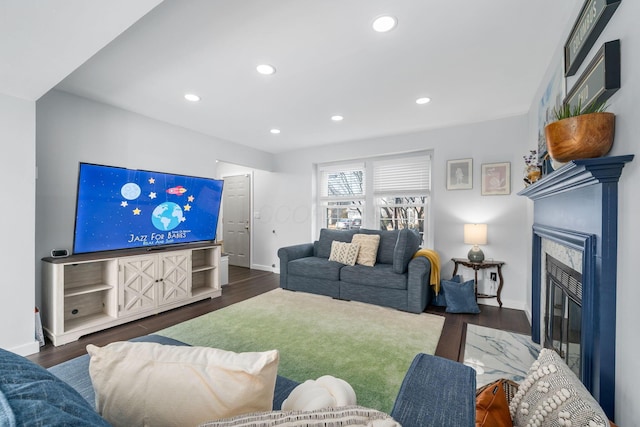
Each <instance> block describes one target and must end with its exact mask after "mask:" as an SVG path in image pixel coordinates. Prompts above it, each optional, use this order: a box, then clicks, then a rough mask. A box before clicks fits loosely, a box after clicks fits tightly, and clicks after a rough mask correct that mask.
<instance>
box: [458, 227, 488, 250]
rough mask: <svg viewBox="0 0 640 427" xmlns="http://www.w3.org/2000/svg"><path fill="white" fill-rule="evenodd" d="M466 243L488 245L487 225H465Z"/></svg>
mask: <svg viewBox="0 0 640 427" xmlns="http://www.w3.org/2000/svg"><path fill="white" fill-rule="evenodd" d="M464 243H465V244H466V245H486V244H487V224H465V225H464Z"/></svg>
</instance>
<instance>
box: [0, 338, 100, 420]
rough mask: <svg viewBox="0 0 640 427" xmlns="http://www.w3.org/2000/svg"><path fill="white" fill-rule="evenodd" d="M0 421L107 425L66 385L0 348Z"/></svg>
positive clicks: (23, 359) (38, 367)
mask: <svg viewBox="0 0 640 427" xmlns="http://www.w3.org/2000/svg"><path fill="white" fill-rule="evenodd" d="M0 425H2V426H27V425H29V426H31V425H33V426H36V425H37V426H61V425H67V426H80V427H81V426H87V427H94V426H98V427H100V426H109V423H107V422H106V421H105V420H104V419H102V418H101V417H100V415H98V413H97V412H95V411H94V410H93V409H92V408H91V406H90V405H89V403H88V402H87V401H86V400H84V399H83V398H82V396H80V395H79V394H78V392H77V391H75V390H74V389H73V388H71V386H70V385H68V384H67V383H65V382H64V381H62V380H60V379H59V378H58V377H56V376H55V375H53V374H52V373H50V372H48V371H47V370H46V369H44V368H42V367H41V366H38V365H36V364H35V363H33V362H31V361H30V360H28V359H26V358H24V357H22V356H18V355H17V354H15V353H12V352H10V351H6V350H3V349H0Z"/></svg>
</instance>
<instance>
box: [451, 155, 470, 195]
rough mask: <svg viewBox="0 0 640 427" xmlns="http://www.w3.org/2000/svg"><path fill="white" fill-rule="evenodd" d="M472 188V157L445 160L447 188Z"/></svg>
mask: <svg viewBox="0 0 640 427" xmlns="http://www.w3.org/2000/svg"><path fill="white" fill-rule="evenodd" d="M472 188H473V159H458V160H447V190H470V189H472Z"/></svg>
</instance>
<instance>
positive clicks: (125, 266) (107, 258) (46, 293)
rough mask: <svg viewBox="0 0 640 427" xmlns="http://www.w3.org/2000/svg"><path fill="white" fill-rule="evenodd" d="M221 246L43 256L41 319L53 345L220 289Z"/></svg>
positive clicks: (189, 301) (203, 296)
mask: <svg viewBox="0 0 640 427" xmlns="http://www.w3.org/2000/svg"><path fill="white" fill-rule="evenodd" d="M220 253H221V248H220V246H219V245H216V244H212V243H203V244H194V245H189V246H188V248H184V247H182V248H176V249H164V250H158V251H147V250H146V249H136V250H126V251H114V252H104V253H95V254H81V255H71V256H69V257H65V258H44V259H43V260H42V261H43V263H42V294H43V307H42V310H41V311H42V320H43V327H44V331H45V333H46V335H47V336H48V337H49V338H50V339H51V341H52V342H53V345H56V346H58V345H62V344H67V343H70V342H72V341H76V340H78V338H80V337H81V336H83V335H87V334H90V333H92V332H97V331H100V330H103V329H107V328H110V327H112V326H116V325H120V324H123V323H126V322H130V321H132V320H136V319H140V318H142V317H146V316H150V315H152V314H157V313H160V312H162V311H165V310H170V309H172V308H176V307H180V306H182V305H186V304H189V303H192V302H195V301H198V300H202V299H206V298H215V297H218V296H220V295H221V293H222V291H221V288H220V279H219V274H218V273H219V272H218V268H219V266H220Z"/></svg>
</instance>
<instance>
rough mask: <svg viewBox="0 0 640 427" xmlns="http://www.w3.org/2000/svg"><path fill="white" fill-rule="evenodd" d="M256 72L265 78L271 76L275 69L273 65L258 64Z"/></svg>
mask: <svg viewBox="0 0 640 427" xmlns="http://www.w3.org/2000/svg"><path fill="white" fill-rule="evenodd" d="M256 70H258V72H259V73H260V74H264V75H265V76H268V75H271V74H273V73H275V72H276V68H275V67H274V66H273V65H269V64H260V65H258V66H257V67H256Z"/></svg>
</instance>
